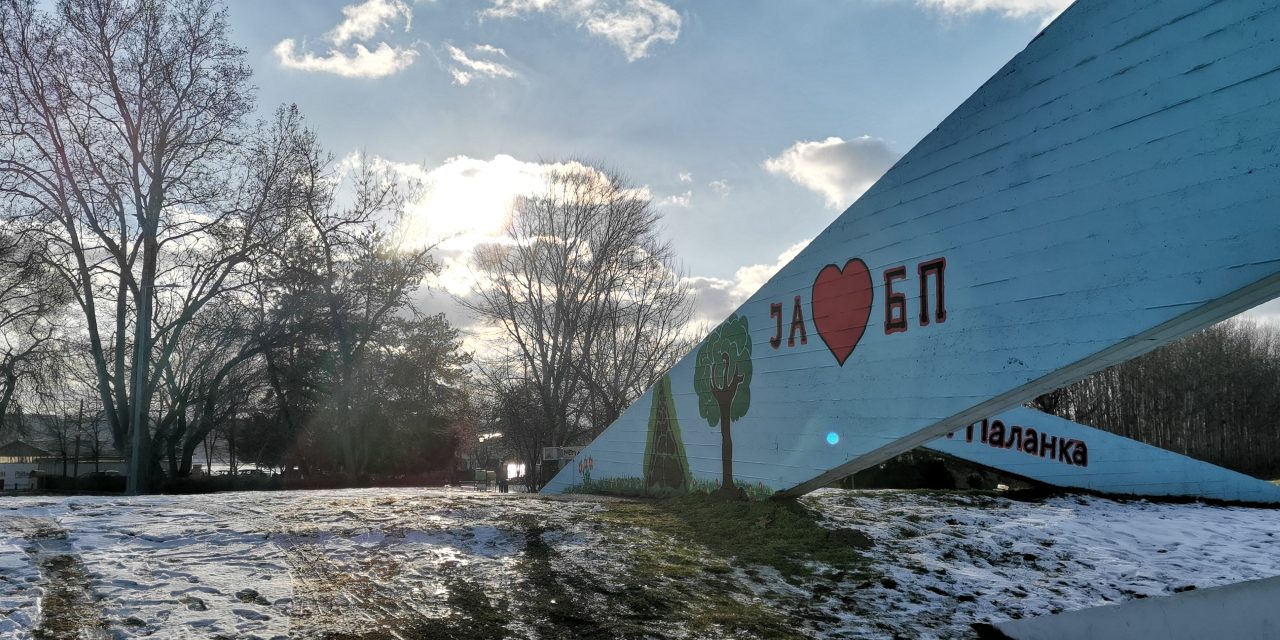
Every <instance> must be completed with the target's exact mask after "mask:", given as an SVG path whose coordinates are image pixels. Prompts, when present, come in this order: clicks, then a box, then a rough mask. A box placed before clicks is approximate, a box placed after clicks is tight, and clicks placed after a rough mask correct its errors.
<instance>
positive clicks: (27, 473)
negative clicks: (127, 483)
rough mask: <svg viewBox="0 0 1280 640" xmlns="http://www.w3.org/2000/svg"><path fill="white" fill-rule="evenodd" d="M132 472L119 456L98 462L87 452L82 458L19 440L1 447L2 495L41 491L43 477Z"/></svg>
mask: <svg viewBox="0 0 1280 640" xmlns="http://www.w3.org/2000/svg"><path fill="white" fill-rule="evenodd" d="M106 472H110V473H119V474H125V473H127V472H128V467H127V464H126V462H125V460H124V459H123V458H120V457H118V456H110V457H98V458H97V459H94V458H93V457H92V456H89V455H88V454H87V452H84V453H81V455H80V456H79V458H77V457H76V456H75V455H74V454H71V455H68V456H65V459H64V456H62V455H59V454H57V453H52V452H50V451H47V450H45V449H42V448H40V447H38V446H35V445H33V444H30V443H28V442H24V441H22V440H15V441H13V442H10V443H8V444H5V445H0V492H9V491H32V490H35V489H37V488H39V485H38V483H37V481H36V479H37V478H38V477H40V476H83V475H86V474H90V473H106Z"/></svg>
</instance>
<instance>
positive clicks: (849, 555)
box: [600, 493, 870, 577]
mask: <svg viewBox="0 0 1280 640" xmlns="http://www.w3.org/2000/svg"><path fill="white" fill-rule="evenodd" d="M600 517H601V518H602V519H604V520H606V521H610V522H612V523H614V524H619V525H625V526H634V527H642V528H647V529H650V530H653V531H654V532H656V533H659V534H663V535H667V536H670V537H672V538H675V539H677V540H688V541H690V542H694V543H696V544H698V545H701V546H703V547H706V548H707V549H710V550H711V551H713V552H715V553H716V554H718V555H720V556H723V557H726V558H733V559H734V562H735V563H736V564H739V565H744V566H746V565H763V566H768V567H773V568H774V569H777V570H778V572H779V573H781V574H782V575H783V576H786V577H794V576H807V575H810V574H812V573H813V566H812V565H813V564H814V563H819V564H822V565H827V566H829V567H831V568H832V569H834V570H836V571H850V570H855V569H857V568H859V567H861V566H862V556H861V554H860V553H859V548H866V547H867V546H869V545H870V540H868V539H865V538H858V537H857V536H856V535H853V534H851V532H843V531H839V532H837V531H831V530H829V529H826V528H824V527H822V526H821V525H819V524H818V521H817V520H816V519H815V518H814V517H813V515H812V514H811V513H810V512H809V511H808V509H806V508H805V507H804V506H803V505H801V504H800V503H798V502H796V501H794V500H753V501H746V500H724V499H721V498H718V497H716V496H713V495H711V494H706V493H691V494H687V495H682V496H676V497H671V498H664V499H660V500H654V501H647V502H624V503H616V504H610V505H609V508H608V510H607V511H606V512H605V513H603V514H601V516H600ZM675 546H676V547H678V546H679V545H675Z"/></svg>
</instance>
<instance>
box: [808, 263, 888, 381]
mask: <svg viewBox="0 0 1280 640" xmlns="http://www.w3.org/2000/svg"><path fill="white" fill-rule="evenodd" d="M874 295H875V290H874V289H873V287H872V286H871V272H870V271H868V270H867V265H866V263H865V262H863V261H862V260H860V259H858V258H854V259H852V260H850V261H848V262H846V263H845V264H844V268H839V267H837V266H836V265H834V264H829V265H827V266H825V267H823V268H822V271H819V272H818V277H817V278H816V279H815V280H814V281H813V294H812V296H811V301H810V307H811V308H812V310H813V325H814V327H816V328H817V329H818V335H820V336H822V341H823V342H825V343H827V348H828V349H830V350H831V355H834V356H835V357H836V362H838V363H840V366H842V367H843V366H844V361H845V360H848V359H849V355H850V354H852V353H853V348H854V347H856V346H858V341H859V340H861V339H862V334H863V333H865V332H866V330H867V320H868V319H870V318H871V302H872V300H873V298H874Z"/></svg>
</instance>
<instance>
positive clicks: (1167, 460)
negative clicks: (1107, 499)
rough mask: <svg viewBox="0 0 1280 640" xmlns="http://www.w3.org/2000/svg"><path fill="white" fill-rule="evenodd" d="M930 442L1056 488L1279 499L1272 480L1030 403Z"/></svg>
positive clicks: (1271, 501) (1279, 490)
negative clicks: (1057, 414)
mask: <svg viewBox="0 0 1280 640" xmlns="http://www.w3.org/2000/svg"><path fill="white" fill-rule="evenodd" d="M924 448H925V449H929V450H930V451H936V452H938V453H943V454H946V455H949V456H952V457H955V458H959V459H961V460H966V461H968V462H972V463H975V464H979V465H982V466H985V467H990V468H992V469H996V470H998V471H1002V472H1005V473H1009V474H1012V475H1015V476H1020V477H1023V478H1028V479H1030V480H1035V481H1037V482H1043V483H1045V484H1049V485H1053V486H1055V487H1065V488H1070V489H1085V490H1088V491H1097V492H1099V493H1109V494H1118V495H1134V496H1152V497H1185V498H1208V499H1212V500H1223V501H1227V502H1252V503H1258V504H1280V486H1277V485H1275V484H1272V483H1270V482H1266V481H1264V480H1259V479H1257V478H1254V477H1251V476H1247V475H1245V474H1243V473H1238V472H1236V471H1232V470H1230V469H1224V468H1222V467H1219V466H1217V465H1213V464H1209V463H1207V462H1202V461H1200V460H1196V459H1195V458H1190V457H1187V456H1184V455H1181V454H1178V453H1174V452H1172V451H1167V450H1165V449H1161V448H1159V447H1153V446H1151V445H1149V444H1144V443H1142V442H1138V441H1137V440H1132V439H1130V438H1126V437H1124V436H1119V435H1116V434H1114V433H1109V432H1107V431H1103V430H1101V429H1095V428H1093V427H1087V426H1085V425H1082V424H1079V423H1076V422H1072V421H1070V420H1064V419H1062V418H1059V417H1057V416H1052V415H1049V414H1047V413H1043V412H1040V411H1036V410H1035V409H1028V408H1025V407H1020V408H1017V409H1011V410H1009V411H1005V412H1003V413H1001V414H999V415H997V416H995V417H992V418H989V419H985V420H982V421H981V422H978V423H975V424H972V425H970V426H968V427H966V428H964V429H961V430H959V431H957V432H955V433H952V434H949V435H947V436H945V437H942V438H938V439H937V440H934V441H932V442H930V443H928V444H926V445H924Z"/></svg>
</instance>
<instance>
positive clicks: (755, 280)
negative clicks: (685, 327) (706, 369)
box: [683, 240, 809, 327]
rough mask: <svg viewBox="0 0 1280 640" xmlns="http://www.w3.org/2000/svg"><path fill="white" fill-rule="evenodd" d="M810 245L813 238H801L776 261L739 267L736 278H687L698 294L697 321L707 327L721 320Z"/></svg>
mask: <svg viewBox="0 0 1280 640" xmlns="http://www.w3.org/2000/svg"><path fill="white" fill-rule="evenodd" d="M807 246H809V240H801V241H800V242H797V243H795V244H793V245H791V246H790V247H787V249H786V250H785V251H783V252H782V253H781V254H779V255H778V259H777V260H775V261H774V262H773V263H772V264H752V265H747V266H745V267H739V268H738V270H737V271H735V272H734V274H733V279H732V280H725V279H723V278H710V277H705V276H691V277H687V278H684V280H683V282H684V284H685V285H686V286H688V287H689V288H690V289H692V290H693V292H694V295H695V299H694V318H693V324H694V325H703V326H707V327H712V326H715V325H717V324H719V323H720V322H721V321H723V320H724V319H725V318H727V317H729V314H730V313H732V312H733V310H734V309H737V308H738V307H739V306H741V305H742V303H743V302H746V301H747V298H750V297H751V294H753V293H755V292H756V291H758V290H759V289H760V287H762V286H764V283H766V282H768V281H769V278H772V277H773V274H775V273H777V272H778V270H779V269H781V268H782V267H784V266H786V264H787V263H788V262H791V260H792V259H794V258H795V257H796V256H797V255H798V254H799V253H800V252H801V251H802V250H804V248H805V247H807Z"/></svg>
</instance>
